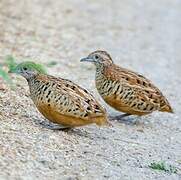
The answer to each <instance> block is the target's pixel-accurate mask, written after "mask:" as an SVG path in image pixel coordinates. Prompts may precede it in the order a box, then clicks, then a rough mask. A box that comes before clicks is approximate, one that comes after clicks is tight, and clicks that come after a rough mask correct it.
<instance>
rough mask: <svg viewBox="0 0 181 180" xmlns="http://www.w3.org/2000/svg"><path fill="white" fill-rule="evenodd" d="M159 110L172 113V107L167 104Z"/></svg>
mask: <svg viewBox="0 0 181 180" xmlns="http://www.w3.org/2000/svg"><path fill="white" fill-rule="evenodd" d="M160 111H162V112H169V113H174V111H173V109H172V107H171V106H170V105H169V104H168V105H165V106H163V107H162V108H161V109H160Z"/></svg>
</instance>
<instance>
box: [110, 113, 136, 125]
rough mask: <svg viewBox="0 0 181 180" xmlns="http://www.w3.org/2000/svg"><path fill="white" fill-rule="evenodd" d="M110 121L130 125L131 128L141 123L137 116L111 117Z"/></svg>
mask: <svg viewBox="0 0 181 180" xmlns="http://www.w3.org/2000/svg"><path fill="white" fill-rule="evenodd" d="M109 120H110V121H111V122H113V121H115V122H119V123H122V124H125V125H130V126H135V125H138V124H139V123H140V118H139V117H136V116H131V115H129V116H128V115H126V116H125V115H119V116H109Z"/></svg>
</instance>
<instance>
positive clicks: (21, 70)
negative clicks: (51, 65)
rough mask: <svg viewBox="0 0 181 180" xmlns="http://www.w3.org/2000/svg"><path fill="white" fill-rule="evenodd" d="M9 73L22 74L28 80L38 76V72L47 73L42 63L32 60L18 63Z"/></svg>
mask: <svg viewBox="0 0 181 180" xmlns="http://www.w3.org/2000/svg"><path fill="white" fill-rule="evenodd" d="M9 73H16V74H20V75H21V76H23V77H24V78H26V79H27V80H28V79H30V78H32V77H34V76H36V75H37V74H46V71H45V69H44V68H43V66H42V65H40V64H36V63H34V62H31V61H26V62H22V63H20V64H18V65H17V66H16V67H14V68H13V69H11V70H10V71H9Z"/></svg>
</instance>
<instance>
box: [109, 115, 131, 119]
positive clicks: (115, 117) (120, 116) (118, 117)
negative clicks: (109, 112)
mask: <svg viewBox="0 0 181 180" xmlns="http://www.w3.org/2000/svg"><path fill="white" fill-rule="evenodd" d="M127 116H131V114H122V115H119V116H114V117H112V118H113V119H115V120H123V118H124V117H127Z"/></svg>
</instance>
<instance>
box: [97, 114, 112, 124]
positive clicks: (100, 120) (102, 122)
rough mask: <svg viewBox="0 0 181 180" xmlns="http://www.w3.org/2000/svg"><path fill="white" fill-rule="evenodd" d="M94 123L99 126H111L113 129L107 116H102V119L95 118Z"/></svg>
mask: <svg viewBox="0 0 181 180" xmlns="http://www.w3.org/2000/svg"><path fill="white" fill-rule="evenodd" d="M94 122H95V123H96V124H97V125H98V126H109V127H111V126H112V124H111V123H110V122H109V120H108V117H107V115H106V116H100V117H96V118H94Z"/></svg>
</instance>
